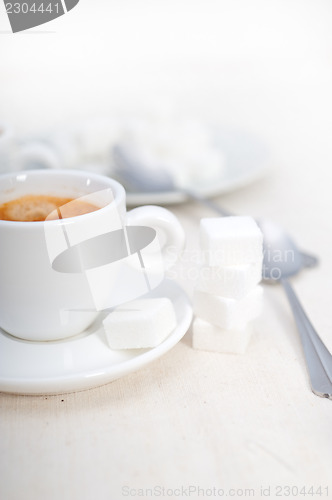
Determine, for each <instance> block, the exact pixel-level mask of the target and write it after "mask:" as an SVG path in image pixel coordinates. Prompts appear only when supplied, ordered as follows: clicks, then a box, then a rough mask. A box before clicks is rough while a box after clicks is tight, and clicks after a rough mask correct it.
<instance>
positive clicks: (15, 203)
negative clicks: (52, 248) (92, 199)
mask: <svg viewBox="0 0 332 500" xmlns="http://www.w3.org/2000/svg"><path fill="white" fill-rule="evenodd" d="M98 209H99V207H97V206H95V205H92V204H91V203H87V202H86V201H83V200H80V199H75V198H61V197H58V196H48V195H35V194H29V195H25V196H22V197H20V198H16V199H15V200H11V201H8V202H6V203H3V204H2V205H0V219H1V220H8V221H20V222H38V221H45V220H46V219H47V220H54V219H66V218H68V217H75V216H77V215H84V214H87V213H90V212H95V211H96V210H98Z"/></svg>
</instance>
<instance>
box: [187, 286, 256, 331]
mask: <svg viewBox="0 0 332 500" xmlns="http://www.w3.org/2000/svg"><path fill="white" fill-rule="evenodd" d="M262 303H263V288H262V287H261V286H259V285H258V286H256V287H255V288H254V289H253V290H252V291H251V292H249V294H248V295H246V296H245V297H244V298H242V299H239V300H236V299H230V298H228V297H220V296H218V295H211V294H210V293H205V292H200V291H199V290H195V291H194V296H193V309H194V313H195V315H196V316H199V317H200V318H201V319H204V320H205V321H208V322H209V323H212V324H213V325H215V326H219V327H220V328H226V329H228V330H230V329H235V330H237V329H243V328H244V327H245V326H246V324H247V323H248V322H249V321H251V320H253V319H255V318H257V317H258V316H259V315H260V313H261V310H262Z"/></svg>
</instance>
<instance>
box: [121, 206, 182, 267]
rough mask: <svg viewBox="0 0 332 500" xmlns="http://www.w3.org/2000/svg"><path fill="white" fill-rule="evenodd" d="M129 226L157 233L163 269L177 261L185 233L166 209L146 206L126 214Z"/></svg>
mask: <svg viewBox="0 0 332 500" xmlns="http://www.w3.org/2000/svg"><path fill="white" fill-rule="evenodd" d="M127 224H128V225H129V226H148V227H152V228H153V229H155V230H156V231H157V236H158V239H159V243H160V246H161V252H162V256H163V260H164V264H165V268H166V269H169V268H170V267H172V265H173V264H175V262H176V261H177V260H178V257H179V254H180V252H181V251H182V250H183V248H184V244H185V233H184V230H183V227H182V226H181V224H180V222H179V221H178V219H177V218H176V217H175V215H174V214H172V212H170V211H169V210H166V208H162V207H157V206H154V205H147V206H144V207H138V208H134V209H133V210H130V211H129V212H127Z"/></svg>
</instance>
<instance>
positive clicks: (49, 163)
mask: <svg viewBox="0 0 332 500" xmlns="http://www.w3.org/2000/svg"><path fill="white" fill-rule="evenodd" d="M17 156H18V161H19V163H20V167H21V169H22V170H27V169H31V168H32V169H36V168H50V169H54V168H60V164H59V159H58V157H57V155H56V153H55V151H53V150H52V148H50V147H49V146H48V145H47V144H43V143H42V142H31V143H27V144H24V145H22V146H21V147H20V149H19V151H18V153H17Z"/></svg>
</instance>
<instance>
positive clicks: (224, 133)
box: [126, 127, 270, 206]
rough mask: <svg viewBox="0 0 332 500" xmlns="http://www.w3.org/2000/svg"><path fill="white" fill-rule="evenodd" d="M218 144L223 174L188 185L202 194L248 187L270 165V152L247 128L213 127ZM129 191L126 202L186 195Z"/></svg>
mask: <svg viewBox="0 0 332 500" xmlns="http://www.w3.org/2000/svg"><path fill="white" fill-rule="evenodd" d="M213 135H214V138H215V139H214V140H215V144H216V145H217V146H218V147H219V148H220V149H221V151H222V152H223V154H224V155H225V167H224V169H222V170H221V171H220V175H219V176H218V177H216V178H213V179H210V180H209V182H207V183H205V184H200V185H195V186H191V185H190V184H188V186H185V188H186V189H188V190H192V191H193V192H196V193H197V194H199V195H200V196H202V197H205V198H212V197H213V196H218V195H220V194H223V193H228V192H230V191H233V190H235V189H238V188H240V187H243V186H246V185H247V184H250V183H251V182H254V181H255V180H257V179H259V178H260V177H261V176H262V175H264V173H265V172H266V171H267V170H268V168H269V166H270V165H269V151H268V148H267V146H266V144H264V143H263V142H262V141H261V140H260V139H259V138H258V137H256V136H255V135H252V134H250V133H248V132H247V131H241V130H232V129H221V128H219V127H218V128H214V132H213ZM126 191H127V205H129V206H134V205H168V204H173V203H183V202H186V201H187V199H188V198H187V196H186V195H185V194H184V193H183V192H179V191H167V192H159V193H136V192H130V191H128V190H126Z"/></svg>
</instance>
